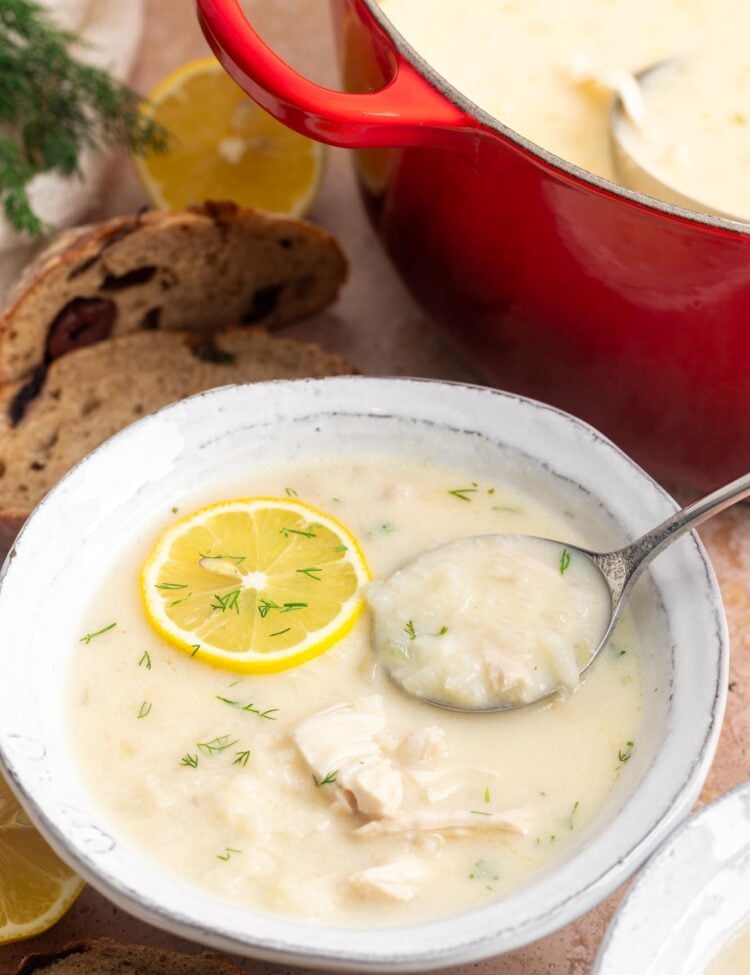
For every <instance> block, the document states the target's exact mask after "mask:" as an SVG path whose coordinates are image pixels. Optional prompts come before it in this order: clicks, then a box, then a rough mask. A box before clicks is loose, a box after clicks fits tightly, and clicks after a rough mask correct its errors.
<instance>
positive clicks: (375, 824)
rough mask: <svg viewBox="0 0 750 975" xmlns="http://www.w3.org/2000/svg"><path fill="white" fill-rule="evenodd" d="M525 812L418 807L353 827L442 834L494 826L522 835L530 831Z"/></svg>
mask: <svg viewBox="0 0 750 975" xmlns="http://www.w3.org/2000/svg"><path fill="white" fill-rule="evenodd" d="M529 826H530V822H529V816H528V813H527V812H526V811H525V810H523V809H508V810H505V812H502V813H490V812H487V813H486V812H471V811H469V810H461V809H457V810H450V809H417V810H413V811H409V812H404V813H402V814H401V815H400V816H398V817H397V818H395V819H388V820H377V821H376V820H373V821H372V822H370V823H365V825H364V826H360V827H359V829H357V830H355V833H356V835H357V836H375V835H379V834H383V833H410V832H417V831H419V830H437V831H438V832H441V833H465V832H466V831H467V830H476V829H485V830H486V829H497V830H502V831H503V832H506V833H519V834H521V835H522V836H525V835H526V833H527V832H528V830H529Z"/></svg>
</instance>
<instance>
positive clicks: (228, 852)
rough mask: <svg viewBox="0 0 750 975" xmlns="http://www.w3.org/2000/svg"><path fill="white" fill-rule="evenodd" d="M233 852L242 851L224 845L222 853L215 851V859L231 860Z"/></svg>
mask: <svg viewBox="0 0 750 975" xmlns="http://www.w3.org/2000/svg"><path fill="white" fill-rule="evenodd" d="M233 853H242V850H235V849H234V848H233V847H231V846H225V847H224V852H223V853H217V854H216V859H217V860H225V861H226V860H231V859H232V854H233Z"/></svg>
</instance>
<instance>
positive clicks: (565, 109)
mask: <svg viewBox="0 0 750 975" xmlns="http://www.w3.org/2000/svg"><path fill="white" fill-rule="evenodd" d="M381 3H382V7H383V10H384V11H385V13H386V14H387V15H388V17H389V18H390V19H391V20H392V21H393V23H394V24H395V26H396V27H397V29H398V30H399V31H400V32H401V33H402V34H403V35H404V37H405V38H406V39H407V40H408V41H409V42H410V43H411V44H412V45H413V46H414V47H415V48H416V50H417V51H418V52H419V53H420V54H421V55H423V56H424V57H425V58H426V60H427V61H429V62H430V64H431V65H432V66H433V67H434V68H436V70H437V71H439V72H440V73H441V74H442V75H443V76H444V77H445V78H447V79H448V81H450V82H451V84H453V85H454V86H455V87H456V88H458V89H459V90H460V91H461V92H463V93H464V94H465V95H467V96H468V97H469V98H470V99H472V101H474V102H476V103H477V104H478V105H479V106H480V107H482V108H483V109H485V110H486V111H487V112H489V113H490V114H491V115H494V116H495V117H496V118H498V119H499V120H500V121H502V122H504V123H506V124H507V125H508V126H510V127H511V128H513V129H515V130H516V131H517V132H519V133H520V134H521V135H524V136H526V137H527V138H529V139H531V140H532V141H534V142H536V143H538V144H539V145H540V146H542V147H544V148H546V149H549V150H551V151H552V152H554V153H557V155H559V156H561V157H562V158H563V159H567V160H569V161H571V162H573V163H577V164H578V165H579V166H582V167H583V168H584V169H588V170H590V171H591V172H593V173H597V174H598V175H600V176H605V177H607V178H609V179H616V175H615V172H614V170H613V166H612V159H611V154H610V146H609V130H608V123H609V112H610V107H611V104H612V96H613V92H614V91H615V90H620V89H623V88H624V89H625V90H627V89H628V79H632V77H633V75H635V74H637V73H639V72H641V71H643V70H644V69H645V68H648V67H650V66H652V65H655V64H658V63H659V62H662V61H665V60H670V59H675V58H677V59H680V67H679V68H678V69H677V70H675V72H674V73H672V74H671V76H670V73H669V72H661V73H659V76H658V78H657V77H656V76H654V78H653V79H652V80H651V83H650V84H648V85H647V86H646V85H644V89H643V93H644V101H645V109H646V117H645V122H644V126H643V128H642V132H641V138H640V143H639V153H640V156H642V157H643V158H644V160H645V161H646V162H649V163H653V164H654V165H655V166H658V169H659V173H660V176H661V178H662V179H663V180H664V181H665V182H666V183H668V184H669V185H675V186H676V187H677V188H678V189H680V190H681V191H682V192H683V193H686V194H690V195H693V196H695V197H697V199H698V200H701V201H704V202H705V204H706V205H707V207H708V208H710V209H723V210H725V211H727V212H728V213H732V214H738V215H740V216H742V215H744V216H745V217H746V218H748V219H750V191H749V190H748V185H750V180H748V175H749V174H750V126H749V125H748V112H749V111H750V109H748V97H747V96H748V85H749V84H750V68H748V62H747V55H746V40H745V38H746V35H747V29H748V28H750V6H749V5H748V4H747V3H746V2H745V0H720V2H719V0H657V2H650V0H606V2H605V0H465V2H464V3H462V4H461V5H460V7H456V5H455V3H453V2H451V0H381Z"/></svg>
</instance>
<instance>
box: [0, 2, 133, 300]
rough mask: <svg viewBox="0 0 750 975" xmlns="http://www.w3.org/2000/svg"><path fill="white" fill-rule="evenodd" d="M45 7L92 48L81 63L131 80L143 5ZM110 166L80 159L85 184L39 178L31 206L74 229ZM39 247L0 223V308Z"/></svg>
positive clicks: (99, 158)
mask: <svg viewBox="0 0 750 975" xmlns="http://www.w3.org/2000/svg"><path fill="white" fill-rule="evenodd" d="M43 5H44V6H45V7H46V8H47V9H48V10H49V12H50V14H51V15H52V17H53V18H54V19H55V21H56V22H57V23H58V24H59V25H60V26H61V27H64V28H65V29H66V30H72V31H75V32H76V33H77V34H80V35H81V36H82V37H84V38H85V39H86V40H87V41H88V43H89V45H90V46H89V47H86V48H83V47H82V48H80V49H79V50H78V51H76V56H77V57H79V58H80V59H81V60H82V61H86V62H88V63H89V64H93V65H96V66H97V67H101V68H105V69H106V70H107V71H109V72H110V74H112V75H113V76H114V77H115V78H118V79H120V80H123V79H125V78H126V77H127V76H128V74H129V72H130V69H131V68H132V66H133V62H134V60H135V55H136V51H137V48H138V42H139V40H140V36H141V28H142V22H143V0H43ZM108 161H109V160H108V158H107V155H106V154H103V153H94V152H88V151H87V152H85V153H84V155H83V156H82V159H81V171H82V178H77V177H73V178H70V179H64V178H63V177H61V176H56V175H54V174H51V173H43V174H41V175H40V176H37V177H36V178H35V179H34V180H33V181H32V182H31V184H30V186H29V197H30V199H31V203H32V206H33V207H34V209H35V210H36V212H37V213H38V214H39V215H40V216H41V217H42V219H43V220H45V221H46V222H48V223H50V224H52V225H54V226H55V227H70V226H72V225H73V224H75V223H76V222H77V221H78V220H79V219H80V217H81V214H82V213H83V212H84V211H85V210H86V208H87V207H88V206H89V205H90V202H91V198H92V196H95V195H96V193H97V192H98V191H99V187H100V185H101V180H102V177H103V175H104V172H105V169H106V166H107V163H108ZM38 247H39V244H38V243H37V242H35V241H30V240H29V238H28V237H27V236H25V235H23V234H19V233H17V232H16V231H14V230H12V229H11V228H10V227H9V226H8V224H7V223H6V222H5V221H4V220H3V219H2V218H0V304H2V302H3V301H4V300H5V295H6V293H7V290H8V287H9V285H10V284H11V283H12V281H13V280H14V278H15V277H16V275H17V274H18V271H19V270H20V269H21V268H22V267H23V265H24V264H25V263H26V262H27V261H28V260H29V258H30V257H31V256H32V254H33V253H34V251H35V250H36V249H38Z"/></svg>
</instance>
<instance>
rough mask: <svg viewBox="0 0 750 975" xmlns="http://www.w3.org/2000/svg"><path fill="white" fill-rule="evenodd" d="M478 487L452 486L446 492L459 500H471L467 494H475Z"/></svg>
mask: <svg viewBox="0 0 750 975" xmlns="http://www.w3.org/2000/svg"><path fill="white" fill-rule="evenodd" d="M478 490H479V489H478V488H477V487H476V486H475V487H468V488H454V489H453V490H452V491H449V492H448V494H452V495H453V497H454V498H458V499H459V501H472V500H473V498H468V497H467V494H476V493H477V491H478Z"/></svg>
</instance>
